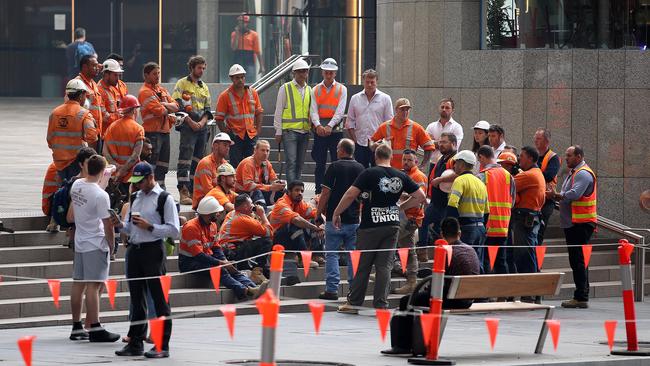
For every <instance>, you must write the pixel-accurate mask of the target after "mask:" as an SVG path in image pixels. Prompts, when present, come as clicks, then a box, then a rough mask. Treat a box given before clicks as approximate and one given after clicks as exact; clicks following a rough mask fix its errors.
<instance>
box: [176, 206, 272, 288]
mask: <svg viewBox="0 0 650 366" xmlns="http://www.w3.org/2000/svg"><path fill="white" fill-rule="evenodd" d="M196 212H197V213H198V217H195V218H193V219H191V220H190V221H188V222H187V224H185V225H184V226H183V229H182V230H181V245H180V248H179V249H178V268H179V269H180V271H181V273H182V272H189V271H195V270H200V269H205V268H210V267H216V266H219V265H225V266H224V267H222V268H221V285H222V286H225V287H226V288H229V289H231V290H233V291H234V292H235V297H236V298H237V300H245V299H247V298H258V297H259V296H260V295H261V294H263V293H264V292H265V291H266V288H267V287H268V281H266V282H263V283H262V284H261V285H260V286H259V287H257V286H256V285H255V284H254V283H253V281H251V280H250V279H249V278H248V277H246V275H245V274H243V273H241V272H239V271H238V270H237V269H236V268H235V267H234V266H233V265H232V264H228V260H227V259H226V256H225V255H224V254H223V251H222V250H221V247H219V245H214V242H215V238H216V236H217V224H216V222H217V219H218V216H220V215H223V207H222V206H221V205H220V204H219V202H217V200H216V199H215V198H214V197H204V198H203V199H202V200H201V202H199V205H198V207H197V209H196ZM198 273H199V274H200V275H201V276H204V277H205V278H206V279H208V278H210V273H209V272H208V271H203V272H198Z"/></svg>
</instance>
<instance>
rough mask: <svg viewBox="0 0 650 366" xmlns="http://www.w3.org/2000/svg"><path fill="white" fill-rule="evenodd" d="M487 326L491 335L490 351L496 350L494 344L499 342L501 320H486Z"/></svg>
mask: <svg viewBox="0 0 650 366" xmlns="http://www.w3.org/2000/svg"><path fill="white" fill-rule="evenodd" d="M485 325H486V326H487V329H488V333H489V335H490V349H491V350H494V343H496V341H497V332H498V331H499V319H497V318H485Z"/></svg>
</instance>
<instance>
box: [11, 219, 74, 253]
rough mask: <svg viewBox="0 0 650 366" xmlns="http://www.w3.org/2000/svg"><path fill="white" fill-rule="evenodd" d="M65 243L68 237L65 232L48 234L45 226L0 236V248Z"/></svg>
mask: <svg viewBox="0 0 650 366" xmlns="http://www.w3.org/2000/svg"><path fill="white" fill-rule="evenodd" d="M35 223H36V222H35ZM67 242H68V237H67V236H66V234H65V232H62V231H59V232H57V233H48V232H46V231H45V226H43V227H41V228H37V229H35V230H25V231H17V232H15V233H13V234H6V233H3V234H0V248H6V247H26V246H41V245H63V244H66V243H67Z"/></svg>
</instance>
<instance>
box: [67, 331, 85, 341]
mask: <svg viewBox="0 0 650 366" xmlns="http://www.w3.org/2000/svg"><path fill="white" fill-rule="evenodd" d="M88 337H89V336H88V332H86V331H85V330H84V329H83V328H81V329H73V330H72V332H70V340H71V341H87V340H88Z"/></svg>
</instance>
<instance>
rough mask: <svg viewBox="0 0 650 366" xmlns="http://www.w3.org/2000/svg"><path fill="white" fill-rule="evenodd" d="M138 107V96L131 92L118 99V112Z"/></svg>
mask: <svg viewBox="0 0 650 366" xmlns="http://www.w3.org/2000/svg"><path fill="white" fill-rule="evenodd" d="M138 107H140V102H139V101H138V98H136V97H135V96H133V95H131V94H127V95H125V96H124V98H122V99H121V100H120V112H124V111H126V110H128V109H131V108H138Z"/></svg>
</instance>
